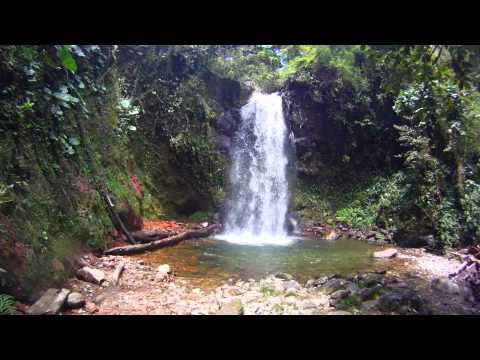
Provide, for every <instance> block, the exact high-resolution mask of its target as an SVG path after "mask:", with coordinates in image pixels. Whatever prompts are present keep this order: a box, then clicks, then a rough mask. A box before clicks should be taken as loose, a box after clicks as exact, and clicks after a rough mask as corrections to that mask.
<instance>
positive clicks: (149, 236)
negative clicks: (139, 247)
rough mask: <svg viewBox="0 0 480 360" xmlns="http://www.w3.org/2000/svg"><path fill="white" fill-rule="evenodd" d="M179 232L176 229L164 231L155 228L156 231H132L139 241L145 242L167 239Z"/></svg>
mask: <svg viewBox="0 0 480 360" xmlns="http://www.w3.org/2000/svg"><path fill="white" fill-rule="evenodd" d="M177 234H178V233H177V232H175V231H162V230H154V231H135V232H132V233H131V235H132V237H133V238H134V239H135V240H136V241H137V242H139V243H142V244H145V243H149V242H152V241H155V240H160V239H165V238H167V237H170V236H174V235H177Z"/></svg>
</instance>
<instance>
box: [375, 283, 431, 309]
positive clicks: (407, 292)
mask: <svg viewBox="0 0 480 360" xmlns="http://www.w3.org/2000/svg"><path fill="white" fill-rule="evenodd" d="M404 306H408V307H410V308H413V309H416V310H420V311H423V303H422V301H421V299H420V297H419V296H418V295H417V293H416V292H415V291H414V290H411V289H404V288H401V289H396V290H395V291H392V292H390V293H387V294H384V295H382V296H381V297H380V298H379V299H378V308H379V309H380V310H382V311H384V312H389V313H390V312H393V311H399V310H400V309H401V308H402V307H404Z"/></svg>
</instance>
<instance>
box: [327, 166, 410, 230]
mask: <svg viewBox="0 0 480 360" xmlns="http://www.w3.org/2000/svg"><path fill="white" fill-rule="evenodd" d="M406 191H407V187H406V186H405V175H404V174H403V173H401V172H399V173H396V174H394V175H392V176H390V177H387V178H383V177H376V178H373V179H371V180H370V181H369V182H368V185H366V186H365V187H363V186H362V187H360V188H359V189H357V190H354V191H352V192H351V193H350V194H347V195H346V199H347V200H346V202H347V203H348V206H346V207H343V208H341V209H339V210H338V211H337V212H336V214H335V216H336V219H337V221H342V222H345V223H347V224H348V225H349V226H373V225H375V224H376V223H377V220H378V218H379V216H380V215H381V214H382V212H384V211H385V210H386V209H388V210H389V211H395V210H399V209H400V208H401V207H402V202H403V201H405V195H406ZM391 222H392V221H390V220H387V226H392V225H393V224H392V223H391Z"/></svg>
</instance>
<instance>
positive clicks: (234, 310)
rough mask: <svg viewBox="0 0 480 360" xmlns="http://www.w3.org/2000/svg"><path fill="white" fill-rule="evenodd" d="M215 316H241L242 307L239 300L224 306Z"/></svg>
mask: <svg viewBox="0 0 480 360" xmlns="http://www.w3.org/2000/svg"><path fill="white" fill-rule="evenodd" d="M217 315H243V305H242V303H241V302H240V300H233V301H230V302H229V303H226V304H224V305H223V306H222V307H221V308H220V310H219V311H218V312H217Z"/></svg>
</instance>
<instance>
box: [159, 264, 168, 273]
mask: <svg viewBox="0 0 480 360" xmlns="http://www.w3.org/2000/svg"><path fill="white" fill-rule="evenodd" d="M157 272H158V273H162V274H170V272H171V269H170V265H168V264H163V265H160V266H159V267H158V268H157Z"/></svg>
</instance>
